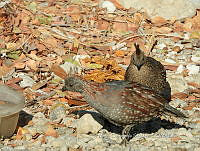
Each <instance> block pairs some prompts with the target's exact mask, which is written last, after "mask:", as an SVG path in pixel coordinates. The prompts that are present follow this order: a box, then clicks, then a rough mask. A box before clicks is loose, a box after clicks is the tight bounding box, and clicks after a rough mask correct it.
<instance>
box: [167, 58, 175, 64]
mask: <svg viewBox="0 0 200 151" xmlns="http://www.w3.org/2000/svg"><path fill="white" fill-rule="evenodd" d="M165 62H167V63H172V64H175V63H176V61H174V60H172V59H169V58H167V59H165Z"/></svg>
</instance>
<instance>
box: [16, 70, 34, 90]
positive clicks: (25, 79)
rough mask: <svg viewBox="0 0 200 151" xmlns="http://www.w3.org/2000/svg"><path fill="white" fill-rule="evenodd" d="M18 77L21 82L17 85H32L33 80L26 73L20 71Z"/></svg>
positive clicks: (23, 86)
mask: <svg viewBox="0 0 200 151" xmlns="http://www.w3.org/2000/svg"><path fill="white" fill-rule="evenodd" d="M18 77H20V78H22V79H23V80H22V81H21V82H19V85H20V87H22V88H26V87H32V86H33V84H34V83H35V81H34V80H33V79H32V78H31V77H30V76H29V75H28V74H24V73H20V74H19V75H18Z"/></svg>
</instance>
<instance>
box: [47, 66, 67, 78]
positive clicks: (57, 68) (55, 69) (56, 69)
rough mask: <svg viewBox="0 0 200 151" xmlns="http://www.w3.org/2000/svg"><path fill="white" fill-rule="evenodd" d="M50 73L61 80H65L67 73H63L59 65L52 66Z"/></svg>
mask: <svg viewBox="0 0 200 151" xmlns="http://www.w3.org/2000/svg"><path fill="white" fill-rule="evenodd" d="M51 71H52V72H53V73H54V74H55V75H57V76H59V77H60V78H62V79H65V78H66V77H67V73H66V72H65V70H64V69H63V68H61V67H60V66H59V65H52V67H51Z"/></svg>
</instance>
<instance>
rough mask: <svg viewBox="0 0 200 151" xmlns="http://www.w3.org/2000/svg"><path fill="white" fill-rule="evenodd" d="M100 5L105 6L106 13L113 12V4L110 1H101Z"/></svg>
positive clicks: (114, 8)
mask: <svg viewBox="0 0 200 151" xmlns="http://www.w3.org/2000/svg"><path fill="white" fill-rule="evenodd" d="M100 6H101V7H102V8H106V9H107V12H108V13H114V11H115V10H116V7H115V5H114V4H113V3H112V2H111V1H103V2H102V3H101V4H100Z"/></svg>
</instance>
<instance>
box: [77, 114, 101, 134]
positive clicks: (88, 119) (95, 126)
mask: <svg viewBox="0 0 200 151" xmlns="http://www.w3.org/2000/svg"><path fill="white" fill-rule="evenodd" d="M101 121H102V120H101ZM76 124H77V129H76V130H77V133H78V134H88V133H93V134H96V133H98V131H99V130H101V129H102V128H103V126H102V125H101V124H99V123H98V122H97V121H96V120H95V119H94V118H93V117H92V115H91V114H84V115H83V116H82V117H81V118H80V119H79V120H78V121H77V123H76Z"/></svg>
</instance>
